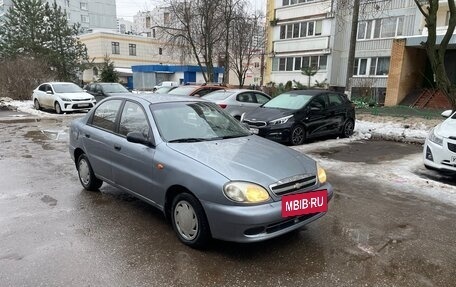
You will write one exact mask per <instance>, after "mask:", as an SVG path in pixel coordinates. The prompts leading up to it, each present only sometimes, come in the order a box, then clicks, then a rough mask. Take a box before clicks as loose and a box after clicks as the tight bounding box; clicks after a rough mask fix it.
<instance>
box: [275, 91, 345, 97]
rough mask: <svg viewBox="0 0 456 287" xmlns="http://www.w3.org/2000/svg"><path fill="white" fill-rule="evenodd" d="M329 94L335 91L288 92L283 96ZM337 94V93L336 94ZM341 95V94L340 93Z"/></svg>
mask: <svg viewBox="0 0 456 287" xmlns="http://www.w3.org/2000/svg"><path fill="white" fill-rule="evenodd" d="M327 92H334V91H329V90H291V91H288V92H283V94H285V93H287V94H298V95H309V96H316V95H320V94H324V93H327ZM334 93H337V92H334ZM338 94H340V93H338Z"/></svg>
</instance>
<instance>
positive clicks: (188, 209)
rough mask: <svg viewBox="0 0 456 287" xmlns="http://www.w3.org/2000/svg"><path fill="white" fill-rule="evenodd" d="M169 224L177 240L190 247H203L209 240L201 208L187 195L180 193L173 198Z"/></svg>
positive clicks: (204, 215) (207, 224)
mask: <svg viewBox="0 0 456 287" xmlns="http://www.w3.org/2000/svg"><path fill="white" fill-rule="evenodd" d="M171 222H172V225H173V229H174V231H175V232H176V234H177V237H178V238H179V240H180V241H182V242H183V243H184V244H186V245H188V246H190V247H193V248H201V247H204V245H206V244H207V242H208V241H209V240H210V238H211V234H210V230H209V223H208V222H207V219H206V214H205V213H204V210H203V207H202V206H201V203H200V202H199V201H198V199H196V198H195V197H194V196H193V195H191V194H189V193H180V194H178V195H177V196H176V197H175V198H174V200H173V205H172V210H171Z"/></svg>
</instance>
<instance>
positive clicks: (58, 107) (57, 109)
mask: <svg viewBox="0 0 456 287" xmlns="http://www.w3.org/2000/svg"><path fill="white" fill-rule="evenodd" d="M54 109H55V112H56V113H57V114H61V113H62V107H61V106H60V104H59V102H55V104H54Z"/></svg>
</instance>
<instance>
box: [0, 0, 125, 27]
mask: <svg viewBox="0 0 456 287" xmlns="http://www.w3.org/2000/svg"><path fill="white" fill-rule="evenodd" d="M55 1H56V3H57V5H59V6H60V7H61V8H62V10H63V11H65V12H66V14H67V18H68V22H69V24H70V25H72V24H74V23H80V24H81V29H82V31H86V30H90V29H109V30H112V31H116V30H117V22H116V1H115V0H97V1H90V0H81V1H70V0H55ZM48 2H49V4H52V3H53V2H54V1H53V0H48ZM11 6H12V1H11V0H0V16H1V14H2V11H4V12H6V11H7V10H8V8H9V7H11Z"/></svg>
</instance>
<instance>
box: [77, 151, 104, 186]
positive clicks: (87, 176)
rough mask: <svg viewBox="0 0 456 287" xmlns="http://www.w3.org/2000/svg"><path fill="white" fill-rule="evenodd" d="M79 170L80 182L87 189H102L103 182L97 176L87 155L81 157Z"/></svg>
mask: <svg viewBox="0 0 456 287" xmlns="http://www.w3.org/2000/svg"><path fill="white" fill-rule="evenodd" d="M77 168H78V176H79V181H80V182H81V184H82V186H83V187H84V188H85V189H87V190H91V191H96V190H98V189H99V188H100V187H101V185H102V184H103V181H102V180H100V179H98V178H97V177H96V176H95V174H94V172H93V169H92V166H91V165H90V162H89V159H88V158H87V156H86V155H85V154H81V155H80V156H79V158H78V164H77Z"/></svg>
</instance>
